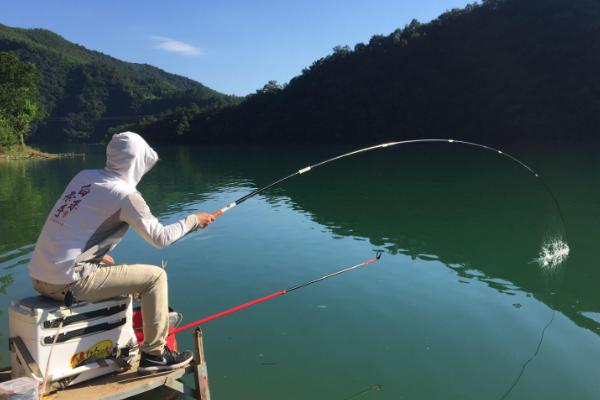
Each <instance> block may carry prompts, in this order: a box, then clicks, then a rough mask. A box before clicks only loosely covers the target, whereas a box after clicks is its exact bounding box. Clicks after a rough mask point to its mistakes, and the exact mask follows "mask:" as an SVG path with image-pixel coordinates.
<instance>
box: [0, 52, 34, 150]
mask: <svg viewBox="0 0 600 400" xmlns="http://www.w3.org/2000/svg"><path fill="white" fill-rule="evenodd" d="M38 81H39V75H38V73H37V69H36V67H35V65H33V64H29V63H24V62H21V60H19V58H18V57H17V56H16V55H15V54H14V53H10V52H2V53H0V146H4V147H7V146H11V145H14V144H16V143H20V144H21V146H23V147H25V138H26V137H27V134H28V133H29V130H30V127H31V123H32V122H34V121H36V120H37V119H39V118H41V117H42V116H43V115H44V107H43V106H42V103H41V99H40V94H39V90H38Z"/></svg>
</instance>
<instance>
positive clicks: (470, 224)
mask: <svg viewBox="0 0 600 400" xmlns="http://www.w3.org/2000/svg"><path fill="white" fill-rule="evenodd" d="M63 150H64V149H63ZM78 150H79V151H81V149H78ZM84 150H85V152H86V154H87V156H86V158H85V159H65V160H53V161H45V162H30V163H10V164H2V165H0V221H1V222H0V223H1V229H0V268H1V271H0V274H1V276H0V305H1V310H2V323H1V325H0V334H1V335H2V338H1V340H3V341H6V340H7V337H6V336H7V320H6V319H7V317H6V311H5V310H6V307H7V305H8V303H9V301H10V299H13V298H18V297H23V296H26V295H30V294H32V293H33V290H32V289H31V287H30V281H29V280H28V277H27V269H26V266H27V262H28V259H29V257H30V254H31V251H32V248H33V244H34V243H35V240H36V238H37V235H38V233H39V230H40V228H41V226H42V224H43V222H44V219H45V217H46V214H47V213H48V212H49V210H50V208H51V206H52V205H53V204H54V202H55V200H56V198H57V197H58V196H59V195H60V194H61V192H62V190H63V188H64V186H65V184H66V183H67V182H68V180H69V179H70V178H71V177H72V176H73V175H74V174H75V173H77V172H78V171H79V170H80V169H82V168H99V167H101V166H102V165H103V162H104V156H103V149H102V148H101V147H87V148H84ZM158 150H159V154H160V155H161V158H162V161H161V162H160V163H159V164H158V165H157V167H156V168H155V169H154V170H153V171H152V172H151V173H150V174H149V175H148V176H147V177H146V178H145V179H144V181H143V182H142V184H141V185H140V186H139V189H140V191H141V192H142V194H143V195H144V197H145V198H146V200H147V201H148V203H149V205H150V206H151V208H152V210H153V212H154V213H155V214H156V215H157V216H158V217H159V218H160V219H161V220H162V221H163V222H165V223H166V222H171V221H175V220H177V219H179V218H181V217H182V216H184V215H186V214H187V213H190V212H192V211H201V210H203V211H214V210H216V209H218V208H220V207H222V206H223V205H225V204H227V203H229V202H231V201H233V200H235V199H237V198H238V197H240V196H241V195H243V194H245V193H247V192H248V191H250V190H252V189H253V188H256V187H257V186H261V185H264V184H266V183H268V182H270V181H271V180H273V179H274V178H277V177H279V176H281V175H283V174H286V173H288V172H291V171H293V170H296V169H298V168H300V167H302V166H304V165H306V164H308V163H312V162H315V161H319V160H320V159H322V158H326V157H328V156H330V155H334V154H337V153H339V152H341V151H344V150H348V149H347V148H322V149H319V150H315V149H311V148H309V147H306V148H302V147H290V148H269V149H260V148H253V149H240V148H233V147H231V148H228V147H219V148H213V147H208V148H207V147H198V148H185V147H171V148H162V149H158ZM513 153H514V154H515V155H517V156H519V157H520V158H522V159H523V160H524V161H526V162H528V163H530V164H531V165H532V166H533V167H534V168H535V169H536V170H538V172H540V173H541V174H542V176H543V177H544V179H545V180H546V182H547V183H548V184H549V185H550V187H551V188H552V189H553V191H554V193H555V194H556V196H557V198H558V200H559V202H560V204H561V207H562V209H563V212H564V216H565V220H566V224H567V228H568V236H569V244H570V247H571V255H570V257H569V259H568V260H567V261H566V262H565V263H563V264H562V265H561V266H559V267H558V268H557V269H555V270H553V271H543V270H542V269H541V268H540V267H539V266H537V265H536V264H535V263H532V259H534V258H535V257H537V255H538V252H539V250H540V247H541V245H542V243H543V242H544V240H546V239H548V238H552V237H555V236H561V235H562V236H564V231H563V226H562V223H561V222H560V218H559V216H558V214H557V211H556V209H555V207H554V204H553V203H552V201H551V198H550V197H549V195H548V194H547V192H545V191H544V188H543V187H542V185H541V184H540V182H539V181H537V180H536V179H535V178H533V177H532V176H531V175H529V174H528V173H526V172H525V171H524V170H523V169H521V168H520V167H518V166H517V165H516V164H513V163H511V162H509V161H507V159H505V158H502V157H500V156H497V155H495V154H493V153H486V152H483V151H480V150H475V149H471V148H462V147H459V146H451V147H450V145H426V146H417V145H412V146H404V147H400V148H396V149H387V150H384V151H378V152H374V153H371V154H365V155H363V156H360V157H356V158H353V159H347V160H344V161H341V162H339V163H336V164H331V165H330V166H327V167H324V168H323V169H320V170H315V171H312V172H310V173H309V174H306V175H302V176H301V177H298V178H294V180H291V181H289V182H288V183H286V184H285V185H284V186H281V187H279V188H276V189H274V190H271V191H269V192H268V193H266V194H265V195H264V196H259V197H257V198H254V199H251V200H249V201H248V202H246V203H244V204H243V205H241V206H239V207H238V208H235V209H234V210H232V211H230V212H229V213H227V214H225V215H224V216H222V217H221V218H219V219H218V220H217V221H216V222H215V223H214V224H213V225H212V226H210V227H209V228H208V229H207V230H205V231H203V232H200V233H196V234H194V235H191V236H189V237H188V238H187V239H186V240H183V241H181V242H179V243H177V244H175V245H174V246H172V247H170V248H167V249H163V250H157V249H154V248H153V247H151V246H149V245H147V244H146V243H144V242H143V241H142V240H141V239H140V238H138V237H136V235H135V234H134V233H133V232H130V233H129V234H128V235H127V236H126V238H125V239H124V240H123V242H122V243H121V244H120V245H119V246H118V247H117V249H116V250H115V252H114V254H113V255H114V257H115V259H116V260H117V261H118V262H125V263H134V262H135V263H150V264H160V262H161V260H165V261H167V262H168V266H167V271H168V273H169V279H170V302H171V305H172V306H173V307H174V308H176V309H177V310H179V311H181V312H182V313H183V314H184V317H185V321H187V322H189V321H192V320H194V319H197V318H200V317H202V316H206V315H209V314H212V313H214V312H218V311H221V310H223V309H226V308H229V307H231V306H234V305H237V304H239V303H242V302H245V301H247V300H250V299H252V298H255V297H258V296H262V295H265V294H268V293H271V292H274V291H276V290H278V289H283V288H286V287H289V286H292V285H293V284H295V283H298V282H302V281H304V280H307V279H312V278H315V277H318V276H320V275H322V274H325V273H328V272H331V271H333V270H336V269H338V268H341V267H343V266H349V265H353V264H356V263H358V262H360V261H362V260H364V259H367V258H370V257H372V255H373V251H374V250H376V249H381V250H384V255H383V257H382V259H381V261H380V262H379V263H377V264H374V265H372V266H370V267H368V268H365V269H361V270H357V271H354V272H351V273H348V274H345V275H342V276H340V277H337V278H335V279H333V280H329V281H325V282H323V283H320V284H318V285H314V286H311V287H309V288H306V289H303V290H302V291H298V292H294V293H291V294H289V295H287V296H284V297H282V298H278V299H275V300H273V301H270V302H268V303H264V304H261V305H258V306H256V307H254V308H252V309H249V310H246V311H243V312H240V313H238V314H235V315H232V316H229V317H226V318H223V319H220V320H216V321H213V322H210V323H209V324H207V325H205V326H204V327H203V330H204V332H205V341H206V344H205V345H206V350H207V357H208V366H209V375H210V378H211V389H212V395H213V398H215V399H239V398H245V399H309V398H310V399H336V400H337V399H339V400H344V399H376V400H377V399H442V398H443V399H500V398H502V396H503V395H505V394H506V393H507V392H508V391H509V389H510V388H511V387H512V386H513V385H515V383H516V385H515V386H514V388H513V389H512V391H510V392H509V393H508V396H507V398H510V399H545V400H548V399H565V398H576V399H597V398H598V397H599V396H600V368H598V365H600V336H599V335H600V290H599V289H598V286H599V284H600V268H599V265H598V262H597V259H596V257H595V256H596V253H597V249H598V243H599V241H600V228H599V226H598V225H599V223H600V218H599V216H600V189H599V185H598V184H599V183H600V159H599V158H598V157H597V155H596V154H595V151H594V150H593V148H591V147H585V146H582V147H580V148H579V149H571V148H561V149H545V150H542V149H539V148H538V149H524V148H519V149H513ZM545 327H546V329H545V330H544V328H545ZM542 338H543V340H542ZM178 340H179V344H180V346H181V347H191V335H190V334H185V333H184V334H181V335H180V336H179V337H178ZM0 348H1V349H2V351H1V352H0V360H1V361H2V363H3V364H7V363H8V355H7V350H6V348H7V346H0ZM534 355H535V357H534ZM528 360H530V361H529V362H528ZM523 368H524V370H523ZM521 371H522V373H521ZM519 375H521V378H520V380H518V381H517V378H518V376H519Z"/></svg>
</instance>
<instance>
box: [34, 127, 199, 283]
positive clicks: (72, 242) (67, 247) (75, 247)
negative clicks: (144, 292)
mask: <svg viewBox="0 0 600 400" xmlns="http://www.w3.org/2000/svg"><path fill="white" fill-rule="evenodd" d="M157 161H158V155H157V154H156V152H155V151H154V150H153V149H152V148H151V147H150V146H149V145H148V143H146V141H145V140H144V139H142V137H141V136H139V135H138V134H136V133H133V132H124V133H119V134H117V135H114V136H113V137H112V139H111V141H110V143H109V144H108V146H107V148H106V167H105V168H104V169H103V170H83V171H81V172H80V173H79V174H77V175H76V176H75V177H74V178H73V179H72V180H71V182H70V183H69V184H68V185H67V188H66V189H65V191H64V193H63V194H62V196H61V197H60V198H59V199H58V201H57V202H56V204H55V206H54V207H53V208H52V211H51V212H50V215H48V218H47V219H46V223H45V224H44V227H43V228H42V232H41V234H40V237H39V238H38V241H37V243H36V245H35V250H34V252H33V256H32V259H31V262H30V264H29V274H30V275H31V277H32V278H34V279H37V280H39V281H42V282H47V283H51V284H69V283H72V282H75V281H77V280H79V279H81V278H83V276H82V270H81V269H80V268H76V266H77V264H79V263H98V262H99V261H100V260H101V259H102V257H103V256H104V255H105V254H106V253H108V252H109V251H110V250H112V249H113V248H114V247H115V246H116V245H117V244H118V243H119V242H120V241H121V239H122V238H123V236H124V235H125V233H126V232H127V230H128V229H129V227H130V226H131V227H133V229H134V230H135V231H136V232H137V233H138V234H139V235H140V236H142V237H143V238H144V239H145V240H146V241H147V242H149V243H151V244H152V245H154V246H156V247H165V246H168V245H169V244H171V243H173V242H174V241H176V240H177V239H179V238H181V237H182V236H184V235H185V234H187V233H188V232H189V231H191V230H193V229H194V228H195V227H196V225H197V219H196V216H195V215H189V216H187V217H186V218H184V219H182V220H180V221H178V222H176V223H174V224H171V225H168V226H163V225H162V224H161V223H160V222H159V221H158V220H157V219H156V218H155V217H154V216H153V215H152V213H151V212H150V208H149V207H148V205H147V204H146V202H145V201H144V199H143V198H142V196H141V194H140V193H139V192H138V191H137V190H136V186H137V184H138V183H139V182H140V180H141V179H142V177H143V176H144V175H145V174H146V173H147V172H148V171H149V170H150V169H151V168H152V167H153V166H154V165H155V164H156V162H157Z"/></svg>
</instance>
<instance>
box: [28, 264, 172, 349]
mask: <svg viewBox="0 0 600 400" xmlns="http://www.w3.org/2000/svg"><path fill="white" fill-rule="evenodd" d="M87 266H89V264H88V265H87ZM86 272H87V275H86V276H85V277H84V278H82V279H81V280H80V281H77V282H75V283H73V284H70V285H53V284H50V283H46V282H41V281H38V280H37V279H33V287H34V289H35V290H37V291H38V292H40V293H41V294H43V295H46V296H48V297H51V298H53V299H55V300H59V301H63V300H64V298H65V294H66V292H67V291H68V290H69V288H70V289H71V292H72V293H73V296H74V297H75V300H86V301H99V300H106V299H109V298H111V297H115V296H123V295H130V294H138V295H139V296H140V300H141V308H142V319H143V321H144V343H142V345H141V350H142V351H143V352H145V353H147V354H152V355H160V354H162V351H163V348H164V347H165V342H166V338H167V335H168V332H169V310H168V307H169V300H168V285H167V274H166V273H165V271H164V269H162V268H160V267H156V266H154V265H144V264H129V265H126V264H121V265H104V264H99V265H94V268H89V272H88V271H86Z"/></svg>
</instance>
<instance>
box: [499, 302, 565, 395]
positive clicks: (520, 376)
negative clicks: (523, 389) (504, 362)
mask: <svg viewBox="0 0 600 400" xmlns="http://www.w3.org/2000/svg"><path fill="white" fill-rule="evenodd" d="M555 315H556V310H555V309H553V310H552V317H551V318H550V321H548V323H547V324H546V326H544V329H542V334H541V337H540V340H539V342H538V344H537V347H536V348H535V352H534V353H533V355H532V356H531V357H529V359H528V360H527V361H525V363H523V365H522V366H521V371H520V372H519V375H517V378H516V379H515V381H514V382H513V383H512V385H510V387H509V388H508V390H507V391H506V392H504V394H503V395H502V397H500V400H504V399H506V398H507V397H508V396H509V395H510V394H511V392H512V391H513V389H514V388H515V387H516V386H517V385H518V384H519V382H520V381H521V378H522V377H523V374H524V373H525V369H526V368H527V366H528V365H529V363H530V362H532V361H533V360H534V359H535V358H536V357H537V355H538V354H539V352H540V348H541V347H542V342H543V341H544V336H545V335H546V330H547V329H548V328H549V327H550V325H552V322H554V316H555Z"/></svg>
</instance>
